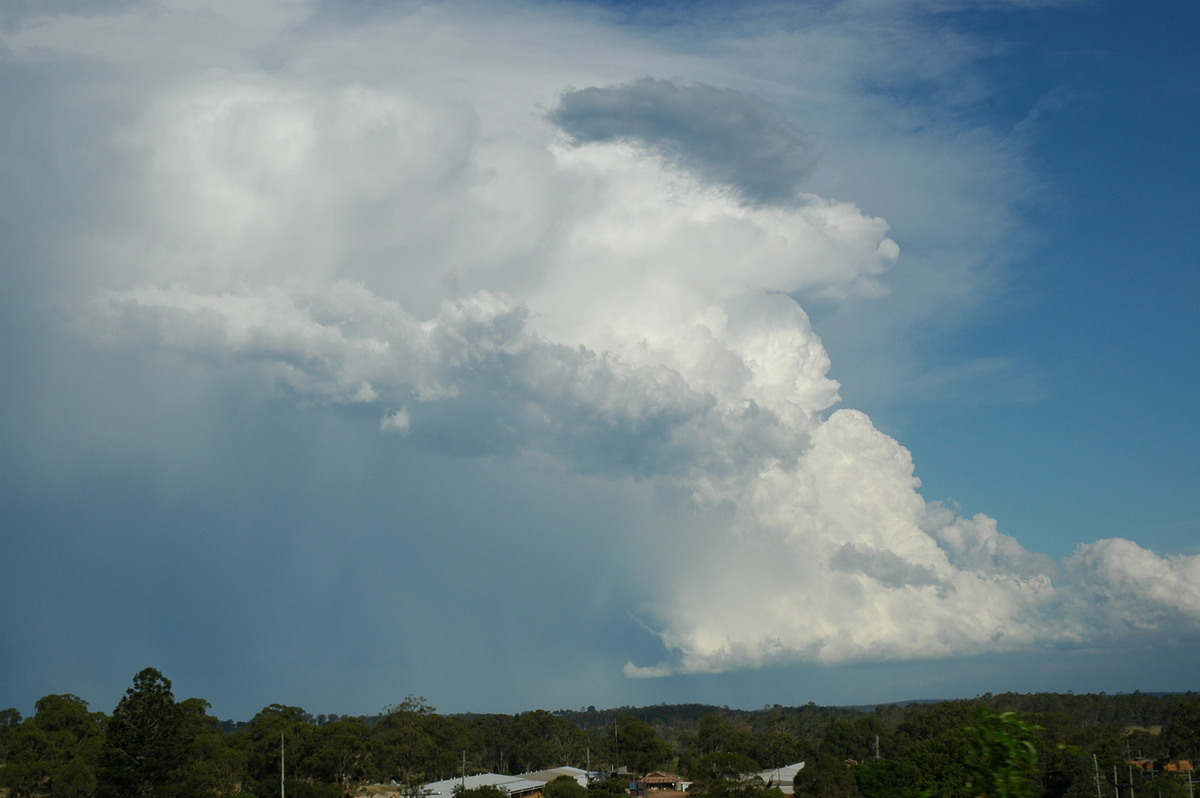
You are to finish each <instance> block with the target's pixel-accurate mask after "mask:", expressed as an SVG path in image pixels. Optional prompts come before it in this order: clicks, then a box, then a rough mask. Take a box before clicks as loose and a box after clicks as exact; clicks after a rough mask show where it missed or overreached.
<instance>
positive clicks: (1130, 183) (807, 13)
mask: <svg viewBox="0 0 1200 798" xmlns="http://www.w3.org/2000/svg"><path fill="white" fill-rule="evenodd" d="M1198 22H1200V11H1198V10H1197V8H1196V7H1195V6H1194V4H1185V3H1158V4H1151V5H1149V6H1146V5H1142V6H1139V7H1137V8H1134V7H1132V6H1124V5H1121V4H1116V3H1085V2H1079V3H1060V4H1055V3H1037V2H1020V3H1002V2H996V3H987V4H975V5H972V4H966V3H953V2H945V3H927V4H914V3H905V2H892V1H891V0H877V1H876V2H825V3H793V4H771V3H747V4H741V5H739V6H738V7H737V8H736V9H735V10H729V9H728V8H727V4H671V3H662V4H644V3H616V4H609V5H601V4H590V3H582V2H557V3H532V2H531V3H524V2H506V3H491V4H483V3H468V2H448V3H439V4H429V5H422V4H419V3H386V4H385V3H361V2H359V3H349V2H335V1H334V0H327V1H326V2H314V1H310V0H295V1H294V2H284V1H283V0H279V1H278V2H274V1H272V2H264V3H260V4H253V6H247V5H245V4H241V3H235V2H224V3H222V2H209V3H200V2H191V1H190V0H179V1H178V2H171V3H158V2H151V1H150V0H145V2H128V3H111V4H107V5H103V6H97V5H96V4H91V3H89V4H81V3H72V2H58V3H49V4H46V3H43V4H38V5H37V6H36V7H35V6H33V5H29V6H25V5H18V6H13V7H12V8H10V9H9V10H6V11H0V104H2V105H3V107H5V108H6V109H9V110H8V111H7V112H6V114H5V118H4V120H3V121H2V122H0V183H2V184H3V185H4V187H5V189H4V191H3V193H2V195H0V240H3V241H4V242H5V243H4V249H3V252H4V257H3V258H2V259H0V270H2V279H3V283H2V284H3V285H4V290H3V291H2V292H0V373H2V374H3V375H4V379H3V390H2V394H0V397H2V404H0V411H2V415H0V533H2V536H0V586H2V587H0V591H2V592H0V663H3V664H2V665H0V675H2V676H3V678H2V679H0V685H3V686H2V687H0V705H2V706H10V705H11V706H16V707H17V708H18V709H21V710H22V711H23V712H30V711H32V707H33V703H34V701H36V699H37V698H39V697H40V696H42V695H45V694H48V693H54V692H72V693H76V694H78V695H81V696H82V697H84V698H86V699H88V700H89V701H91V702H92V705H93V706H94V707H96V708H98V709H103V710H110V709H111V707H112V706H113V705H115V703H116V701H117V699H118V698H119V697H120V694H121V693H122V691H123V690H124V688H125V686H126V685H127V684H128V682H129V679H130V678H131V677H132V675H133V674H134V673H136V672H137V671H138V670H140V669H141V668H143V667H146V666H154V667H157V668H159V669H160V670H162V671H163V672H164V673H165V674H167V675H168V677H170V678H171V679H172V680H173V681H174V682H175V687H176V691H177V692H178V693H179V694H181V695H189V696H190V695H195V696H199V697H203V698H206V699H208V700H209V701H211V702H212V703H213V705H214V711H215V712H216V713H217V714H219V715H220V716H222V717H235V718H247V717H250V716H251V715H253V714H254V713H255V712H256V711H257V710H258V709H259V708H261V707H262V706H264V705H266V704H269V703H272V702H280V703H286V704H292V705H298V706H303V707H304V708H306V709H308V710H310V711H312V712H314V713H316V712H339V713H371V712H375V711H378V710H379V709H381V708H382V707H383V706H385V705H387V704H391V703H395V702H396V701H398V700H400V699H401V698H402V697H403V696H404V695H406V694H408V693H414V694H420V695H424V696H426V697H427V698H428V699H429V700H430V702H431V703H432V704H433V705H435V706H437V707H439V708H440V709H442V710H444V711H503V712H515V711H520V710H526V709H534V708H539V707H540V708H549V709H554V708H559V707H578V706H584V705H596V706H616V705H623V704H651V703H660V702H667V703H674V702H684V701H703V702H710V703H715V704H724V705H729V706H743V707H755V706H761V705H762V704H774V703H781V704H785V705H788V704H790V705H795V704H803V703H806V702H808V701H816V702H817V703H845V704H849V703H853V704H858V703H869V702H876V701H888V700H899V699H905V698H914V697H957V696H971V695H975V694H978V693H982V692H987V691H991V692H998V691H1002V690H1022V691H1039V690H1062V691H1065V690H1074V691H1076V692H1083V691H1091V690H1105V691H1108V692H1119V691H1132V690H1135V689H1140V690H1143V691H1157V690H1186V689H1195V687H1196V685H1195V676H1194V672H1193V671H1194V668H1193V667H1191V663H1193V662H1194V661H1195V656H1196V654H1197V653H1200V652H1198V649H1200V646H1198V645H1197V644H1198V641H1200V636H1198V633H1200V550H1198V547H1197V542H1198V540H1200V508H1198V506H1197V498H1196V497H1197V496H1198V495H1200V490H1197V484H1196V483H1197V476H1198V475H1200V456H1198V455H1197V446H1196V443H1197V441H1198V440H1200V429H1198V428H1197V421H1196V414H1195V412H1194V411H1193V406H1194V404H1195V398H1194V397H1195V396H1196V395H1197V394H1198V390H1197V389H1198V388H1200V385H1198V380H1200V378H1198V377H1197V374H1200V368H1198V366H1200V363H1197V358H1198V353H1200V346H1198V344H1200V341H1198V340H1197V338H1198V335H1197V323H1196V314H1195V307H1196V305H1197V299H1198V295H1200V284H1198V278H1197V273H1196V269H1195V268H1194V261H1195V257H1194V245H1193V241H1192V238H1193V236H1192V235H1191V229H1192V227H1193V226H1194V220H1195V218H1196V212H1197V211H1198V210H1200V208H1198V207H1197V204H1198V203H1197V191H1196V187H1195V176H1196V175H1197V174H1200V163H1198V159H1200V156H1198V155H1197V152H1196V148H1195V147H1194V145H1193V144H1192V141H1191V140H1192V139H1193V138H1194V136H1192V135H1191V131H1192V130H1193V129H1194V128H1195V126H1196V122H1197V116H1198V114H1197V110H1196V109H1197V108H1198V107H1200V104H1198V103H1197V99H1198V97H1197V92H1198V91H1200V89H1198V88H1197V87H1200V57H1198V56H1196V54H1195V48H1194V41H1192V39H1193V38H1194V32H1195V31H1196V30H1197V23H1198ZM918 481H919V482H918Z"/></svg>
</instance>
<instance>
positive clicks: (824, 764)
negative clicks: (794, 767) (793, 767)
mask: <svg viewBox="0 0 1200 798" xmlns="http://www.w3.org/2000/svg"><path fill="white" fill-rule="evenodd" d="M793 785H794V787H795V794H796V796H797V798H856V796H857V795H858V785H857V784H856V783H855V781H854V774H853V773H852V772H851V770H850V766H849V765H847V764H846V763H845V762H843V761H842V760H840V759H836V758H835V757H832V756H830V755H829V754H827V753H823V752H818V753H817V754H816V755H815V756H814V757H812V759H811V760H809V761H806V762H805V764H804V768H803V769H802V770H801V771H800V772H799V773H797V774H796V778H795V781H794V782H793Z"/></svg>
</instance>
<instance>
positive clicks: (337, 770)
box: [304, 719, 371, 795]
mask: <svg viewBox="0 0 1200 798" xmlns="http://www.w3.org/2000/svg"><path fill="white" fill-rule="evenodd" d="M370 750H371V747H370V730H369V729H368V728H367V725H366V724H365V723H363V722H362V721H361V720H349V719H348V720H339V721H337V722H336V723H331V724H329V725H327V726H320V727H318V728H317V729H316V733H315V735H314V740H313V751H312V754H311V755H310V756H309V757H308V758H307V759H306V761H305V766H304V771H305V774H306V775H309V776H311V777H312V778H313V779H315V780H317V781H321V782H327V783H330V784H337V785H339V786H340V787H341V789H342V791H343V792H344V793H345V794H346V795H351V794H353V793H354V790H355V789H356V788H357V787H358V786H359V785H361V784H362V783H363V782H365V781H366V780H367V778H368V775H369V773H370V762H369V756H370Z"/></svg>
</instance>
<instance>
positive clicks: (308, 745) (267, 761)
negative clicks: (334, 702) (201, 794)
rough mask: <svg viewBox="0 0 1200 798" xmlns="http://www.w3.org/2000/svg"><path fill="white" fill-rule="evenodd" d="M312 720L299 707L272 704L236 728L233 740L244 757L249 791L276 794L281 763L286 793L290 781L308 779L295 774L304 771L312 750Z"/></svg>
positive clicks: (313, 732) (313, 730) (289, 792)
mask: <svg viewBox="0 0 1200 798" xmlns="http://www.w3.org/2000/svg"><path fill="white" fill-rule="evenodd" d="M312 720H313V719H312V716H311V715H309V714H308V713H307V712H305V711H304V710H303V709H301V708H300V707H291V706H285V705H283V704H271V705H270V706H267V707H264V708H263V709H262V710H261V711H260V712H259V713H258V714H257V715H255V716H254V717H253V718H251V719H250V722H248V723H247V724H246V725H245V726H243V727H242V728H240V729H238V731H237V733H236V734H234V735H233V738H232V743H233V745H234V747H235V748H236V749H237V750H238V751H240V752H241V753H242V755H243V756H244V757H245V762H246V780H247V783H248V784H249V785H252V792H254V793H256V794H260V795H273V794H274V793H277V792H278V791H279V775H280V770H281V766H282V770H283V772H284V775H285V778H286V779H288V781H287V785H288V794H289V795H291V794H292V788H291V785H292V781H303V780H307V779H309V778H310V777H309V776H307V775H304V776H300V775H298V774H304V773H305V768H306V762H305V760H306V759H307V758H308V756H309V755H310V754H311V753H312V750H313V738H314V736H315V733H316V726H315V725H314V724H313V722H312ZM297 789H301V788H297Z"/></svg>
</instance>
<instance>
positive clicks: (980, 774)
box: [967, 704, 1042, 798]
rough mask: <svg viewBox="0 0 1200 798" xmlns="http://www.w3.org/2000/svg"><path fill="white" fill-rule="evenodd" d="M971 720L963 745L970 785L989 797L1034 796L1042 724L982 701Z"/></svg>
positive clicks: (1018, 797) (1022, 797) (1016, 797)
mask: <svg viewBox="0 0 1200 798" xmlns="http://www.w3.org/2000/svg"><path fill="white" fill-rule="evenodd" d="M974 721H975V725H974V726H973V727H972V730H971V731H972V734H971V737H970V740H969V742H968V747H967V766H968V768H969V769H970V773H971V775H970V782H969V783H970V785H971V787H972V788H973V789H974V790H975V791H977V792H979V793H982V794H984V795H987V796H988V797H989V798H1026V797H1027V796H1032V795H1034V793H1035V791H1036V789H1037V784H1038V782H1037V780H1036V778H1035V777H1036V775H1037V767H1038V735H1039V733H1040V732H1041V731H1042V727H1040V726H1036V725H1034V724H1032V723H1029V722H1028V721H1025V720H1023V719H1021V718H1020V717H1019V716H1018V715H1017V713H1015V712H996V711H994V710H992V709H990V708H989V707H988V706H987V705H986V704H980V705H979V707H978V708H977V709H976V710H975V718H974Z"/></svg>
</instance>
